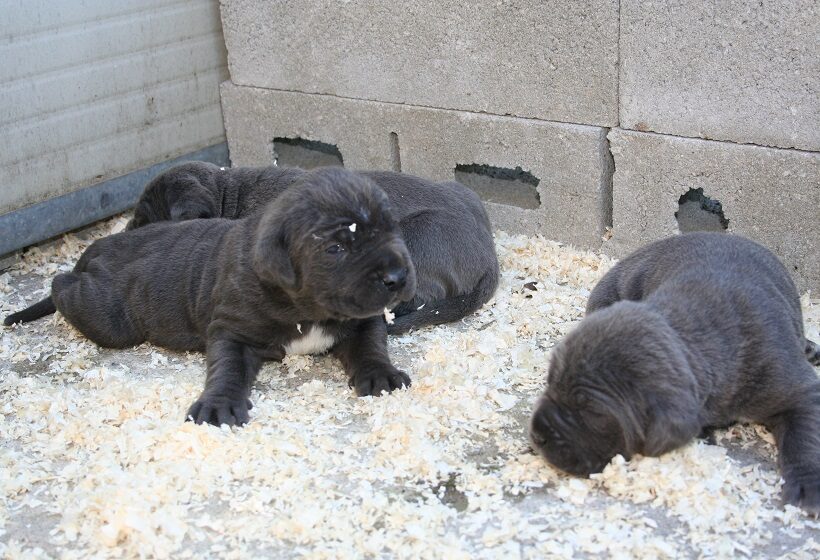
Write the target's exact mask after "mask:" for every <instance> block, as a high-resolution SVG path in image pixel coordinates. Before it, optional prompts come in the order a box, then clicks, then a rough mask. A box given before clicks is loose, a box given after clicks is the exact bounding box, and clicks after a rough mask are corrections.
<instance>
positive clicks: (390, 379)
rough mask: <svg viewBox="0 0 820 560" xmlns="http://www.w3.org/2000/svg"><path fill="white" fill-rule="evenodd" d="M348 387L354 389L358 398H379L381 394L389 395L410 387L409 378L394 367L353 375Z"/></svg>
mask: <svg viewBox="0 0 820 560" xmlns="http://www.w3.org/2000/svg"><path fill="white" fill-rule="evenodd" d="M350 386H351V387H354V388H355V389H356V394H357V395H358V396H360V397H366V396H368V395H373V396H376V397H378V396H380V395H381V394H382V393H383V392H385V393H390V392H392V391H394V390H396V389H401V388H402V387H409V386H410V376H409V375H407V374H406V373H404V372H403V371H401V370H399V369H396V368H394V367H392V366H391V367H388V368H385V367H381V368H379V369H378V370H370V371H367V372H364V373H359V374H357V375H355V376H354V377H353V378H352V379H351V380H350Z"/></svg>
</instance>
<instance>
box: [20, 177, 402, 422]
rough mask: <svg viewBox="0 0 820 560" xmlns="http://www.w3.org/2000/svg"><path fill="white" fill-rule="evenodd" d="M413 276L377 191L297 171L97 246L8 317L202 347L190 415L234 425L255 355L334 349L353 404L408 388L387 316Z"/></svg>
mask: <svg viewBox="0 0 820 560" xmlns="http://www.w3.org/2000/svg"><path fill="white" fill-rule="evenodd" d="M415 290H416V271H415V268H414V267H413V263H412V260H411V258H410V253H409V252H408V248H407V246H406V244H405V242H404V240H403V239H402V236H401V230H400V229H399V227H398V224H397V223H396V221H395V219H394V218H393V216H392V214H391V212H390V209H389V202H388V199H387V196H386V195H385V194H384V192H383V191H382V190H381V189H380V188H379V187H378V186H376V184H375V183H373V181H371V180H369V179H368V178H366V177H363V176H362V175H358V174H355V173H351V172H349V171H345V170H344V169H341V168H325V169H319V170H315V171H312V172H310V173H305V174H303V175H301V176H300V178H299V179H298V182H297V183H295V184H294V185H293V186H292V188H290V189H288V190H287V192H285V193H283V194H282V195H281V196H280V197H278V198H276V199H275V200H274V201H272V202H271V203H269V204H268V205H267V206H266V207H265V209H264V211H263V212H261V213H256V214H252V215H251V216H250V217H248V218H245V219H241V220H224V219H211V220H191V221H186V222H163V223H157V224H151V225H148V226H145V227H142V228H139V229H136V230H132V231H125V232H122V233H119V234H116V235H112V236H110V237H107V238H103V239H100V240H98V241H96V242H94V243H93V244H92V245H91V246H90V247H89V248H88V249H87V250H86V251H85V252H84V253H83V255H82V256H81V257H80V259H79V261H78V262H77V264H76V266H75V267H74V271H73V272H70V273H67V274H59V275H57V276H56V277H55V278H54V281H53V283H52V289H51V296H50V297H49V298H46V299H45V300H43V301H41V302H39V303H37V304H35V305H34V306H32V307H30V308H28V309H26V310H23V311H21V312H18V313H16V314H13V315H11V316H9V317H8V318H6V321H5V322H6V324H7V325H8V324H11V323H14V322H17V321H30V320H33V319H36V318H38V317H40V316H43V315H45V314H47V313H49V312H53V311H54V309H55V307H56V309H58V310H59V311H60V312H61V313H62V314H63V315H64V316H65V317H66V319H67V320H68V321H69V322H70V323H71V324H72V325H74V326H75V327H77V328H78V329H79V330H80V331H81V332H82V333H83V334H84V335H86V336H87V337H89V338H90V339H91V340H93V341H94V342H96V343H98V344H100V345H102V346H106V347H111V348H126V347H130V346H134V345H137V344H140V343H142V342H143V341H149V342H151V343H154V344H157V345H160V346H164V347H167V348H171V349H174V350H199V351H201V350H205V351H206V352H207V378H206V381H205V390H204V391H203V392H202V395H201V396H200V397H199V399H198V400H197V401H196V402H195V403H194V404H193V405H192V406H191V408H190V410H189V411H188V416H189V417H191V418H193V419H194V420H195V421H196V422H197V423H201V422H209V423H212V424H217V425H219V424H223V423H225V424H229V425H234V424H244V423H246V422H247V421H248V409H249V407H250V403H249V401H248V395H249V393H250V389H251V386H252V384H253V382H254V380H255V378H256V375H257V372H258V371H259V368H260V366H261V362H262V361H263V360H281V359H282V358H283V357H284V356H285V354H286V353H288V352H295V353H308V352H323V351H326V350H328V349H332V352H333V354H334V355H335V356H337V357H338V358H339V359H340V360H341V362H342V365H343V366H344V369H345V371H346V373H347V374H348V375H349V377H350V384H351V385H352V386H354V387H355V388H356V392H357V393H358V394H359V395H379V394H381V392H382V391H392V390H393V389H396V388H398V387H402V386H405V385H409V384H410V378H409V377H408V376H407V375H406V374H405V373H404V372H402V371H399V370H398V369H397V368H395V367H394V366H393V365H392V364H391V363H390V359H389V357H388V354H387V332H386V324H385V321H384V318H383V316H382V312H383V310H384V308H385V307H391V306H393V305H395V304H396V303H398V302H400V301H408V300H411V299H412V297H413V294H414V293H415Z"/></svg>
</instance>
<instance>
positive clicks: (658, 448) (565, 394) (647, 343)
mask: <svg viewBox="0 0 820 560" xmlns="http://www.w3.org/2000/svg"><path fill="white" fill-rule="evenodd" d="M685 352H686V349H685V348H684V346H683V343H682V341H681V340H680V338H679V337H678V336H677V334H676V333H675V331H674V330H673V329H672V328H671V327H670V326H669V324H668V323H667V322H666V321H665V320H664V319H663V318H662V317H660V316H659V315H657V314H656V313H654V312H652V311H650V310H649V309H648V308H647V307H646V306H645V305H644V304H641V303H637V302H619V303H616V304H614V305H612V306H610V307H607V308H604V309H601V310H599V311H596V312H594V313H592V314H590V315H589V316H587V317H586V318H585V319H584V320H583V322H582V323H581V324H580V325H579V326H578V327H577V328H576V329H575V330H574V331H572V332H571V333H570V334H569V335H567V336H566V338H565V339H564V340H563V341H561V343H559V345H558V346H556V348H555V349H554V350H553V357H552V361H551V363H550V368H549V374H548V380H547V382H548V388H547V391H546V392H545V394H544V395H543V396H542V397H541V399H540V400H539V401H538V404H537V405H536V409H535V412H534V413H533V416H532V420H531V424H530V438H531V440H532V443H533V446H534V447H535V448H536V449H537V450H538V451H539V452H540V453H541V454H542V455H544V457H545V458H546V459H547V460H548V461H549V462H550V463H552V464H553V465H555V466H556V467H558V468H560V469H562V470H564V471H566V472H568V473H571V474H576V475H584V476H586V475H589V474H590V473H594V472H600V471H601V470H602V469H603V468H604V467H605V466H606V465H607V463H609V461H610V460H611V459H612V458H613V457H614V456H615V455H618V454H620V455H623V456H624V457H625V458H627V459H629V458H630V457H631V456H632V455H634V454H636V453H640V454H642V455H650V456H657V455H660V454H662V453H665V452H667V451H670V450H672V449H674V448H676V447H679V446H681V445H683V444H685V443H686V442H688V441H689V440H691V439H692V438H693V437H695V436H696V435H697V434H698V432H699V430H700V422H699V419H698V413H699V410H700V404H699V400H698V388H697V383H696V380H695V377H694V374H693V373H692V370H691V368H690V367H689V364H688V362H687V359H686V355H685Z"/></svg>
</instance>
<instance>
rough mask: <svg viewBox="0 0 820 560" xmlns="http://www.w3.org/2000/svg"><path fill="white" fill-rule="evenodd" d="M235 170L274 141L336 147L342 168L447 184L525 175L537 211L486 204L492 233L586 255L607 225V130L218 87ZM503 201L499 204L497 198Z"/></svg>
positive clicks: (264, 160)
mask: <svg viewBox="0 0 820 560" xmlns="http://www.w3.org/2000/svg"><path fill="white" fill-rule="evenodd" d="M222 107H223V114H224V116H225V129H226V133H227V137H228V145H229V146H230V150H231V158H232V161H233V163H234V165H270V164H271V163H272V160H273V147H272V141H273V138H274V137H289V138H290V137H298V138H302V139H305V140H314V141H320V142H325V143H329V144H333V145H335V146H337V147H338V149H339V151H340V152H341V155H342V157H343V159H344V164H345V166H346V167H349V168H352V169H394V170H400V171H403V172H407V173H412V174H415V175H420V176H423V177H428V178H431V179H434V180H436V181H452V180H454V178H455V168H456V166H457V165H470V164H479V165H487V166H494V167H500V168H508V169H514V168H516V167H520V168H521V169H523V170H525V171H527V172H529V173H531V174H532V175H533V176H535V177H537V178H538V179H539V184H538V187H537V190H538V194H539V197H540V203H541V207H540V208H538V209H530V210H528V209H524V208H519V207H514V206H508V205H505V204H493V203H489V204H487V207H488V210H489V213H490V217H491V219H492V220H493V222H494V225H495V226H496V227H497V228H500V229H505V230H508V231H516V232H526V233H529V234H535V233H541V234H543V235H545V236H547V237H549V238H551V239H557V240H559V241H563V242H566V243H572V244H574V245H577V246H581V247H586V248H595V247H598V246H600V244H601V236H602V234H603V232H604V228H605V227H606V226H607V225H608V224H609V209H610V204H611V193H610V183H609V172H610V169H611V167H610V159H609V154H608V151H607V149H606V148H607V144H606V129H603V128H599V127H593V126H585V125H570V124H560V123H549V122H544V121H537V120H530V119H521V118H515V117H499V116H494V115H481V114H475V113H465V112H460V111H448V110H440V109H429V108H423V107H413V106H408V105H397V104H390V103H379V102H373V101H360V100H350V99H341V98H338V97H335V96H326V95H312V94H301V93H292V92H282V91H273V90H267V89H259V88H250V87H243V86H236V85H233V84H231V83H228V82H226V83H224V84H223V85H222ZM501 198H502V199H503V193H502V196H501Z"/></svg>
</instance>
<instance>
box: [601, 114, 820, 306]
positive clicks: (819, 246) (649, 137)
mask: <svg viewBox="0 0 820 560" xmlns="http://www.w3.org/2000/svg"><path fill="white" fill-rule="evenodd" d="M609 140H610V143H611V146H612V147H611V149H612V153H613V155H614V158H615V175H614V178H613V188H612V191H613V192H612V198H613V208H612V217H613V223H614V225H613V237H612V239H611V240H610V241H608V242H607V243H605V244H604V250H605V251H607V252H609V253H612V254H614V255H616V256H623V255H625V254H626V253H628V252H629V251H632V250H634V249H637V248H638V247H640V246H641V245H643V244H645V243H648V242H650V241H653V240H655V239H660V238H662V237H666V236H668V235H673V234H676V233H678V227H677V222H676V220H675V212H676V211H677V210H678V201H679V200H680V197H681V196H682V195H684V194H685V193H686V192H687V191H688V190H689V189H698V188H702V189H703V193H704V194H705V195H706V196H708V197H710V198H712V199H713V200H716V201H719V202H720V203H721V205H722V210H723V213H724V215H725V217H726V218H727V219H728V220H729V223H728V229H729V231H730V232H734V233H738V234H741V235H745V236H747V237H750V238H751V239H754V240H756V241H758V242H760V243H762V244H763V245H765V246H767V247H768V248H770V249H771V250H772V251H773V252H774V253H775V254H777V255H778V256H779V257H780V258H781V259H782V260H783V262H784V263H785V264H786V266H787V268H788V269H789V271H790V272H791V273H792V275H793V277H794V279H795V281H796V282H797V285H798V287H799V288H800V289H802V290H805V289H811V290H812V291H813V292H815V293H818V292H820V259H818V254H820V154H817V153H809V152H802V151H798V150H783V149H777V148H762V147H758V146H744V145H739V144H733V143H728V142H714V141H709V140H698V139H689V138H677V137H670V136H663V135H659V134H651V133H640V132H632V131H624V130H620V129H613V130H612V131H611V132H610V133H609Z"/></svg>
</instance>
